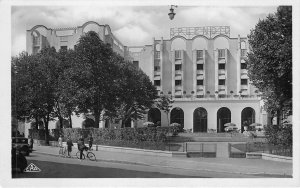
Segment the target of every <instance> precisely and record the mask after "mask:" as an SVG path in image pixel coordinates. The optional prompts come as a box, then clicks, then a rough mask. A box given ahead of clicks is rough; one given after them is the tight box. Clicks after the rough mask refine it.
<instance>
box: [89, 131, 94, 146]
mask: <svg viewBox="0 0 300 188" xmlns="http://www.w3.org/2000/svg"><path fill="white" fill-rule="evenodd" d="M93 141H94V139H93V137H92V134H90V137H89V150H91V148H92V146H93Z"/></svg>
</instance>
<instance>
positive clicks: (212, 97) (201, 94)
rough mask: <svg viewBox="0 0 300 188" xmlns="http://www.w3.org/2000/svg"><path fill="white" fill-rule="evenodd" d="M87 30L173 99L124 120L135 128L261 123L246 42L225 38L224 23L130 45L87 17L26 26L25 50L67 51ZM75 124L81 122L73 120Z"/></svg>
mask: <svg viewBox="0 0 300 188" xmlns="http://www.w3.org/2000/svg"><path fill="white" fill-rule="evenodd" d="M91 30H93V31H95V32H96V33H98V35H99V37H100V39H101V40H103V41H104V42H105V43H109V44H111V46H112V48H113V50H114V51H115V52H116V53H118V54H120V55H121V56H123V57H124V58H125V59H126V60H128V61H131V62H132V63H133V64H134V65H135V66H137V67H139V68H140V69H142V70H143V71H144V72H145V73H146V74H147V75H148V76H149V78H150V79H151V81H152V82H153V84H154V85H155V86H156V88H157V92H158V94H159V95H161V94H164V95H172V97H173V99H174V101H175V102H174V103H173V104H172V109H171V111H170V113H169V117H168V116H167V114H166V113H164V112H163V111H160V110H159V109H158V108H155V107H153V108H151V109H150V110H149V111H148V114H145V119H144V120H138V121H131V122H130V121H129V122H126V123H125V124H126V126H132V127H134V126H137V127H139V126H142V125H143V123H144V122H146V121H151V122H154V123H156V124H160V125H161V126H168V123H167V122H168V118H169V120H170V123H174V122H176V123H179V124H181V125H183V126H184V128H185V129H191V130H192V131H193V132H208V131H210V130H212V131H217V132H224V124H225V123H228V122H232V123H234V124H236V125H237V127H238V128H239V129H241V130H242V131H243V125H245V124H248V125H249V124H251V123H254V122H256V123H262V124H267V113H266V112H265V111H264V110H263V103H262V101H261V99H260V97H259V96H258V92H257V89H256V88H255V87H254V86H253V85H251V82H250V80H249V78H248V76H247V65H246V63H245V58H246V55H247V52H248V51H249V44H248V40H247V38H246V37H240V36H237V37H236V38H231V36H230V27H229V26H206V27H184V28H171V29H170V38H169V39H164V38H160V39H155V38H153V40H152V44H150V45H145V46H131V47H130V46H125V45H123V44H122V43H121V42H120V41H119V40H118V39H117V38H116V37H115V36H114V35H113V33H112V32H111V29H110V27H109V26H108V25H100V24H98V23H96V22H93V21H90V22H86V23H84V24H83V25H82V26H78V27H73V28H57V29H51V28H47V27H45V26H43V25H37V26H34V27H33V28H32V29H30V30H27V38H26V47H27V52H28V53H30V54H31V53H33V54H34V53H37V52H38V51H40V50H41V49H42V48H44V47H47V46H51V47H54V48H55V49H56V50H57V51H58V50H59V49H68V48H71V49H72V48H74V46H75V45H76V43H77V42H78V40H79V38H80V36H81V35H83V34H84V33H86V32H88V31H91ZM79 121H80V120H78V122H79ZM82 121H83V119H81V122H82ZM75 122H76V121H75ZM119 124H120V122H118V121H115V120H113V121H107V122H101V123H100V127H108V126H117V125H119ZM76 126H77V127H81V123H78V125H76V123H75V124H74V121H73V127H76Z"/></svg>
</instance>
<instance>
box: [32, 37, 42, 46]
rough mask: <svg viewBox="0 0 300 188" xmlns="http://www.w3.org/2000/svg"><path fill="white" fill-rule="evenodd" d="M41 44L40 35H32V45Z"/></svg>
mask: <svg viewBox="0 0 300 188" xmlns="http://www.w3.org/2000/svg"><path fill="white" fill-rule="evenodd" d="M40 44H41V38H40V37H34V38H33V45H34V46H39V45H40Z"/></svg>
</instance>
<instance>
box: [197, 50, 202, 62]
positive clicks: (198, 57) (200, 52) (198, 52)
mask: <svg viewBox="0 0 300 188" xmlns="http://www.w3.org/2000/svg"><path fill="white" fill-rule="evenodd" d="M198 59H203V50H197V60H198Z"/></svg>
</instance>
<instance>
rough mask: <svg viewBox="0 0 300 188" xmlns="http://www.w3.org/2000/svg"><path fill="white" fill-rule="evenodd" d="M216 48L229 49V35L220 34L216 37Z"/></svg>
mask: <svg viewBox="0 0 300 188" xmlns="http://www.w3.org/2000/svg"><path fill="white" fill-rule="evenodd" d="M216 49H229V42H228V37H227V36H225V35H224V36H223V35H218V36H216V37H215V38H214V50H216Z"/></svg>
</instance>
